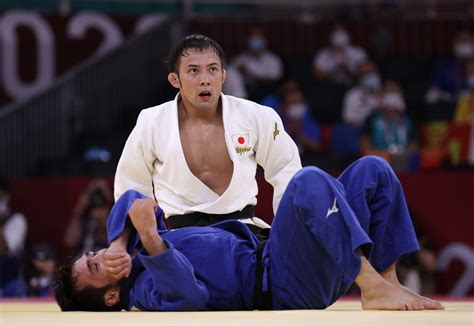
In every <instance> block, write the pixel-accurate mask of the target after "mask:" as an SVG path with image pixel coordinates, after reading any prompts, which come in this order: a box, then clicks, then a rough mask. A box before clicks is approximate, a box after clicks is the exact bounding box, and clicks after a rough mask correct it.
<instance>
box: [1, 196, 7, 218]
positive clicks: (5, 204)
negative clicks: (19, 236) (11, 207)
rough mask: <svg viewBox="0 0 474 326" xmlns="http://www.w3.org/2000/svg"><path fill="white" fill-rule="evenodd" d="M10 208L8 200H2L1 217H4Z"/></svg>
mask: <svg viewBox="0 0 474 326" xmlns="http://www.w3.org/2000/svg"><path fill="white" fill-rule="evenodd" d="M7 209H8V206H7V199H6V198H0V215H3V214H5V213H6V212H7Z"/></svg>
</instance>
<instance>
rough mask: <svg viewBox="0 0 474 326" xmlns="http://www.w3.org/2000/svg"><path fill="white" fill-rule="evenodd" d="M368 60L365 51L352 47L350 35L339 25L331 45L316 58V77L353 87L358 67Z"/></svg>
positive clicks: (314, 64) (335, 28)
mask: <svg viewBox="0 0 474 326" xmlns="http://www.w3.org/2000/svg"><path fill="white" fill-rule="evenodd" d="M366 60H367V54H366V53H365V50H364V49H362V48H360V47H357V46H353V45H351V39H350V36H349V33H348V32H347V30H346V29H345V28H344V27H343V26H342V25H339V24H338V25H335V26H334V28H333V30H332V32H331V36H330V45H329V46H328V47H326V48H323V49H322V50H320V51H319V52H318V53H316V55H315V57H314V60H313V69H314V75H315V77H316V78H318V79H329V80H332V81H334V82H336V83H341V84H345V85H352V81H353V77H354V74H355V72H356V70H357V67H358V66H359V65H360V64H361V63H363V62H365V61H366Z"/></svg>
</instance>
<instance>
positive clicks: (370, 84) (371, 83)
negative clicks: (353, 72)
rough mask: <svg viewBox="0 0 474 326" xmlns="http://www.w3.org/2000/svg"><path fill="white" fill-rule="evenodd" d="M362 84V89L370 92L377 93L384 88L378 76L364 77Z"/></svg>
mask: <svg viewBox="0 0 474 326" xmlns="http://www.w3.org/2000/svg"><path fill="white" fill-rule="evenodd" d="M360 84H361V85H362V87H364V88H365V89H367V90H369V91H376V90H379V89H380V87H381V86H382V82H381V81H380V77H379V75H377V74H369V75H365V76H364V77H362V79H361V81H360Z"/></svg>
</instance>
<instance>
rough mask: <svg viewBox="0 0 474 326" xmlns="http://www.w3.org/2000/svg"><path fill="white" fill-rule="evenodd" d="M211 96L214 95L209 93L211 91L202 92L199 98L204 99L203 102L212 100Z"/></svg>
mask: <svg viewBox="0 0 474 326" xmlns="http://www.w3.org/2000/svg"><path fill="white" fill-rule="evenodd" d="M211 95H212V94H211V92H209V91H202V92H200V93H199V97H200V98H201V99H203V100H208V99H210V98H211Z"/></svg>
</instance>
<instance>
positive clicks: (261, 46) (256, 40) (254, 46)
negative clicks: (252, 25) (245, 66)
mask: <svg viewBox="0 0 474 326" xmlns="http://www.w3.org/2000/svg"><path fill="white" fill-rule="evenodd" d="M248 47H249V50H250V51H252V52H261V51H264V50H265V49H266V48H267V41H266V40H265V38H263V37H261V36H252V37H251V38H250V39H249V41H248Z"/></svg>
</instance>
